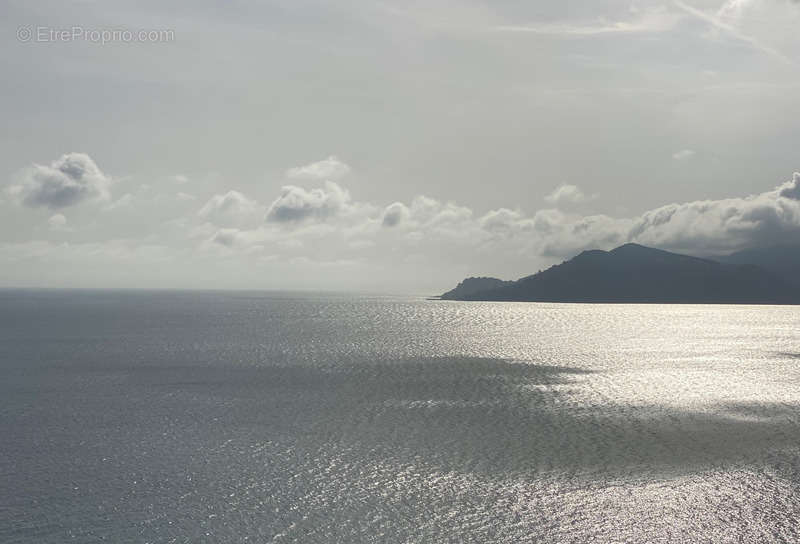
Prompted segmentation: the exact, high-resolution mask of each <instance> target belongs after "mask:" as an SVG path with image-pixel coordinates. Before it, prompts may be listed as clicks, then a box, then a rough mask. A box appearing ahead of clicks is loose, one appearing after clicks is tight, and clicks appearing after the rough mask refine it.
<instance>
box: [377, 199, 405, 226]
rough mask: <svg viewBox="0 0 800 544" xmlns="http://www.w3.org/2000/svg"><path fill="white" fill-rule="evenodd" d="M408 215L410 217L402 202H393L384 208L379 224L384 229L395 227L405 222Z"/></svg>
mask: <svg viewBox="0 0 800 544" xmlns="http://www.w3.org/2000/svg"><path fill="white" fill-rule="evenodd" d="M409 215H411V211H410V210H409V209H408V206H406V205H405V204H403V203H402V202H395V203H393V204H389V205H388V206H386V209H385V210H384V211H383V218H382V219H381V224H382V225H383V226H384V227H396V226H397V225H399V224H400V223H402V222H403V221H405V220H406V219H407V218H408V216H409Z"/></svg>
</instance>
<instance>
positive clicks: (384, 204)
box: [0, 0, 800, 293]
mask: <svg viewBox="0 0 800 544" xmlns="http://www.w3.org/2000/svg"><path fill="white" fill-rule="evenodd" d="M798 28H800V3H798V2H797V1H793V0H727V1H724V0H675V1H655V0H654V1H647V0H642V1H631V0H626V1H612V0H574V1H567V0H558V1H556V0H553V1H538V2H531V1H522V0H491V1H490V0H485V1H478V0H424V1H422V0H421V1H415V0H407V1H403V2H383V1H377V0H373V1H361V0H337V1H335V2H334V1H328V2H322V1H316V0H285V1H283V0H282V1H277V0H272V1H238V2H221V1H218V2H211V1H203V0H199V1H198V0H193V1H191V2H189V1H185V2H169V3H166V2H157V1H153V2H149V1H144V2H143V1H136V2H134V1H131V2H118V1H111V0H109V1H102V2H100V1H97V2H94V1H88V0H87V1H81V2H65V1H63V0H60V1H57V2H47V1H37V2H31V1H14V0H11V1H9V0H6V1H4V2H3V3H2V4H1V5H0V40H2V41H0V70H1V73H2V74H3V76H2V77H0V89H2V91H1V94H0V96H1V97H2V98H1V99H0V119H2V121H3V130H2V132H0V137H2V145H0V286H52V287H56V286H65V287H190V288H204V287H205V288H274V289H280V288H319V289H343V290H349V289H360V290H368V291H380V292H387V293H403V292H414V293H438V292H441V291H443V290H445V289H447V288H450V287H452V286H453V285H454V284H455V283H457V282H458V281H459V280H460V279H462V278H463V277H464V276H467V275H492V276H498V277H502V278H505V279H513V278H517V277H520V276H524V275H527V274H529V273H532V272H536V271H537V270H538V269H540V268H543V267H546V266H549V265H550V264H553V263H555V262H558V261H560V260H562V259H563V258H565V257H569V256H571V255H573V254H575V253H576V252H579V251H580V250H582V249H585V248H604V249H607V248H611V247H613V246H615V245H619V244H621V243H624V242H626V241H637V242H640V243H643V244H648V245H653V246H656V247H661V248H664V249H671V250H676V251H685V252H689V253H693V254H697V255H714V254H720V253H726V252H730V251H733V250H736V249H741V248H745V247H750V246H753V245H763V244H767V243H778V242H785V241H789V240H799V241H800V236H799V235H800V200H799V199H800V187H799V186H798V185H800V176H795V175H794V172H796V171H798V170H800V32H798ZM62 30H63V31H66V32H67V33H69V35H70V36H69V38H65V37H63V36H59V35H58V32H60V31H62ZM122 30H125V31H128V34H127V35H126V36H127V37H123V36H121V35H120V34H119V33H120V32H121V31H122ZM111 31H116V32H117V35H116V36H112V35H109V33H110V32H111ZM140 31H144V32H145V33H146V35H144V36H142V37H139V36H138V33H140ZM102 32H106V36H104V37H103V36H101V33H102ZM147 33H149V34H147ZM130 36H134V38H133V39H131V38H130ZM103 39H106V41H108V42H109V43H102V40H103Z"/></svg>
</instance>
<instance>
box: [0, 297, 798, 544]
mask: <svg viewBox="0 0 800 544" xmlns="http://www.w3.org/2000/svg"><path fill="white" fill-rule="evenodd" d="M799 488H800V308H797V307H754V306H680V305H674V306H673V305H664V306H661V305H579V304H515V303H463V302H440V301H427V300H422V299H415V298H375V297H356V296H333V295H296V294H274V293H272V294H270V293H213V292H201V293H196V292H195V293H193V292H122V291H116V292H115V291H106V292H89V291H87V292H81V291H0V542H4V543H16V542H26V543H28V542H31V543H48V542H66V541H75V542H97V541H107V542H192V543H195V542H245V541H249V542H259V543H260V542H310V543H325V542H343V543H350V542H354V543H356V542H399V543H423V542H424V543H430V542H478V543H487V542H553V543H562V542H576V543H577V542H581V543H583V542H592V541H596V542H603V543H605V542H648V543H652V542H753V543H761V542H798V541H800V489H799Z"/></svg>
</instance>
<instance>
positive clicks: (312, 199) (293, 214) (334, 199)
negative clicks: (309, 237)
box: [267, 181, 351, 223]
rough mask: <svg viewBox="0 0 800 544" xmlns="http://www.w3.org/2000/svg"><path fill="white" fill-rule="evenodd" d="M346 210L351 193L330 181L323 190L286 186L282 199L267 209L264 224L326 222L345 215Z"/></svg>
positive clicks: (280, 197)
mask: <svg viewBox="0 0 800 544" xmlns="http://www.w3.org/2000/svg"><path fill="white" fill-rule="evenodd" d="M349 209H351V205H350V194H349V193H348V192H347V191H345V190H344V189H342V188H341V187H340V186H339V185H337V184H336V183H334V182H332V181H326V182H325V184H324V186H323V187H319V188H316V189H311V190H306V189H304V188H303V187H297V186H295V185H286V186H284V187H283V189H282V193H281V196H279V197H278V198H276V199H275V200H274V201H273V202H272V204H271V205H270V207H269V209H268V210H267V221H269V222H274V223H300V222H303V221H306V220H310V219H315V220H318V221H325V220H326V219H329V218H331V217H334V216H337V215H340V214H344V213H346V212H347V211H348V210H349Z"/></svg>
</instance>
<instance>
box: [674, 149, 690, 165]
mask: <svg viewBox="0 0 800 544" xmlns="http://www.w3.org/2000/svg"><path fill="white" fill-rule="evenodd" d="M694 155H695V151H694V150H693V149H681V150H680V151H676V152H675V153H673V154H672V158H673V159H675V160H676V161H681V162H683V161H688V160H689V159H691V158H692V157H694Z"/></svg>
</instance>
